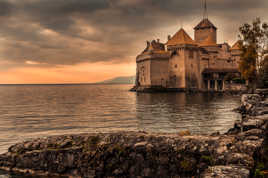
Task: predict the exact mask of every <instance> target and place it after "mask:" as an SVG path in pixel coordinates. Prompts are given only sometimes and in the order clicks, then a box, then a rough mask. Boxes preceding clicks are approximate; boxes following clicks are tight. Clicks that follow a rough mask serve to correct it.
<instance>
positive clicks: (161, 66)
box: [136, 18, 241, 91]
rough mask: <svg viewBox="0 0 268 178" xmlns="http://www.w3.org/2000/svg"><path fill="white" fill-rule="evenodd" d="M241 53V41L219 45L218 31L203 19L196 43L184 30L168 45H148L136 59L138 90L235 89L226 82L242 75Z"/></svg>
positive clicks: (196, 29)
mask: <svg viewBox="0 0 268 178" xmlns="http://www.w3.org/2000/svg"><path fill="white" fill-rule="evenodd" d="M240 53H241V51H240V49H239V42H236V43H235V44H234V45H233V46H232V47H230V46H229V44H227V43H223V44H217V28H216V27H215V26H214V25H213V24H212V23H211V22H210V20H209V19H208V18H204V19H203V20H202V21H201V22H200V23H199V24H198V25H197V26H196V27H194V40H193V39H192V38H191V37H190V36H189V35H188V34H187V33H186V32H185V30H184V29H183V28H181V29H180V30H179V31H178V32H177V33H176V34H175V35H174V36H172V37H170V36H169V37H168V41H167V42H166V43H165V44H163V43H160V42H159V40H157V41H155V40H153V41H152V42H147V47H146V49H145V50H144V51H143V52H142V53H141V54H140V55H138V56H137V58H136V63H137V71H136V89H137V90H138V91H139V90H146V89H159V88H161V89H170V90H199V91H210V90H212V91H224V90H232V89H234V90H235V89H237V87H234V88H232V87H233V86H232V85H231V84H230V83H228V82H226V81H225V80H226V78H227V76H228V75H229V76H230V75H232V76H238V77H239V76H240V73H239V71H238V63H239V60H240Z"/></svg>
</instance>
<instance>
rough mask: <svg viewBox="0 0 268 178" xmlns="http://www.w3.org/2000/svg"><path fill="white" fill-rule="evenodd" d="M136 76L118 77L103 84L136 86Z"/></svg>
mask: <svg viewBox="0 0 268 178" xmlns="http://www.w3.org/2000/svg"><path fill="white" fill-rule="evenodd" d="M135 79H136V77H135V76H128V77H116V78H112V79H109V80H104V81H102V82H98V83H103V84H134V83H135Z"/></svg>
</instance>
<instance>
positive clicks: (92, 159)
mask: <svg viewBox="0 0 268 178" xmlns="http://www.w3.org/2000/svg"><path fill="white" fill-rule="evenodd" d="M241 101H242V105H241V107H240V108H238V109H237V111H239V112H241V114H242V116H243V119H242V120H241V121H239V122H236V123H235V124H234V127H233V128H232V129H230V130H229V131H228V132H227V133H225V134H219V133H215V134H212V135H190V133H188V132H180V133H178V134H152V133H145V132H128V133H127V132H120V133H98V134H97V133H96V134H79V135H63V136H52V137H48V138H39V139H36V140H32V141H26V142H23V143H18V144H16V145H13V146H11V147H10V148H9V149H8V152H7V153H5V154H2V155H0V169H2V170H5V171H9V172H16V173H19V172H20V173H23V174H32V175H38V176H41V175H42V176H48V177H57V176H58V177H157V176H161V177H241V178H244V177H268V127H267V126H268V100H267V99H266V98H265V97H263V96H262V93H259V94H254V95H243V96H242V99H241Z"/></svg>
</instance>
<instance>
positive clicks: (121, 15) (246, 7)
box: [0, 0, 268, 70]
mask: <svg viewBox="0 0 268 178" xmlns="http://www.w3.org/2000/svg"><path fill="white" fill-rule="evenodd" d="M201 7H202V5H201V0H188V1H184V0H165V1H163V0H2V1H1V2H0V20H1V28H0V61H1V60H5V61H10V63H12V64H13V66H14V67H17V66H24V65H29V62H28V64H27V61H31V63H32V64H46V66H47V67H48V66H57V65H75V64H79V63H95V62H111V61H112V62H113V63H126V62H129V61H135V55H137V54H138V53H139V52H140V51H141V50H142V49H143V48H144V41H146V40H152V39H153V38H157V37H159V38H160V39H161V40H162V41H165V40H166V36H167V35H168V34H173V33H175V32H176V31H177V30H178V29H179V28H180V24H184V27H185V28H186V29H187V30H188V33H190V34H192V27H193V26H194V25H196V24H197V23H198V22H199V21H200V20H201V18H202V17H201V16H202V15H201V14H202V9H201ZM267 8H268V4H267V0H254V1H252V0H235V1H234V0H208V9H209V18H210V19H212V21H213V22H214V23H215V25H216V26H218V27H219V41H220V42H223V41H230V42H233V41H234V39H235V38H236V36H237V29H238V27H239V26H240V25H241V23H243V22H246V21H251V20H252V19H253V18H255V17H256V16H260V17H263V18H264V20H265V18H266V19H267V18H268V16H267V13H266V9H267ZM32 66H35V65H32ZM6 67H8V68H10V67H12V65H6ZM2 68H3V67H0V70H1V69H2Z"/></svg>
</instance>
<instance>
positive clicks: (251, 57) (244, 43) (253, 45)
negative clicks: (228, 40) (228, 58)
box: [239, 18, 268, 83]
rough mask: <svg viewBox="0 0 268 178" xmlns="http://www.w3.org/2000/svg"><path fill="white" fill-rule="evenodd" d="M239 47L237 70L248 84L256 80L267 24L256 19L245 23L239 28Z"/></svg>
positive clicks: (267, 37) (265, 43) (267, 32)
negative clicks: (239, 58) (239, 55)
mask: <svg viewBox="0 0 268 178" xmlns="http://www.w3.org/2000/svg"><path fill="white" fill-rule="evenodd" d="M239 32H240V34H239V38H240V40H241V44H240V47H241V49H242V54H241V61H240V64H239V70H240V72H241V74H242V77H243V78H244V79H245V80H248V81H249V82H250V83H254V82H256V81H257V80H256V79H257V71H258V70H259V69H260V64H261V61H262V60H263V56H264V51H265V49H266V47H267V41H268V40H267V39H268V24H267V23H262V22H261V20H260V18H256V19H255V20H254V21H253V22H252V24H248V23H245V24H243V25H242V26H241V27H240V28H239Z"/></svg>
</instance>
